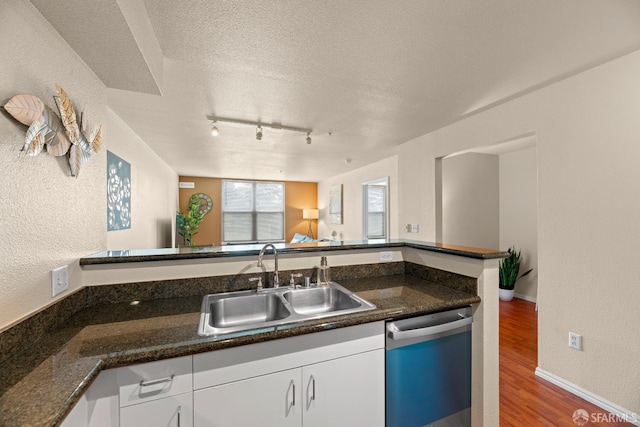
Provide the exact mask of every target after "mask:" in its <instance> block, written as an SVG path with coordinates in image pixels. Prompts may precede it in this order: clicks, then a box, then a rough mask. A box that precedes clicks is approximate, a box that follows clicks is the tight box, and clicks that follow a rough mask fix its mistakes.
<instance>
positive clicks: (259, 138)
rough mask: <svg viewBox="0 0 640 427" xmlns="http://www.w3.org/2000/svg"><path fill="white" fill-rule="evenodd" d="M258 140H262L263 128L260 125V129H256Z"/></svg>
mask: <svg viewBox="0 0 640 427" xmlns="http://www.w3.org/2000/svg"><path fill="white" fill-rule="evenodd" d="M256 139H257V140H258V141H261V140H262V126H260V125H258V127H257V128H256Z"/></svg>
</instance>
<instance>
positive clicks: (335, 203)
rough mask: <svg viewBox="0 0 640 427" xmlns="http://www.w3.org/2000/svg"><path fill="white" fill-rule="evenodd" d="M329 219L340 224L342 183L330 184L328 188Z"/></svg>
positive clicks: (332, 222)
mask: <svg viewBox="0 0 640 427" xmlns="http://www.w3.org/2000/svg"><path fill="white" fill-rule="evenodd" d="M329 221H330V222H331V224H342V184H336V185H332V186H331V189H330V190H329Z"/></svg>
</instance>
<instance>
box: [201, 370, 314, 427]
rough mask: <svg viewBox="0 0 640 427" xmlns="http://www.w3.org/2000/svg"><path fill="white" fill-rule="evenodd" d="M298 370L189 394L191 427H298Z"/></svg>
mask: <svg viewBox="0 0 640 427" xmlns="http://www.w3.org/2000/svg"><path fill="white" fill-rule="evenodd" d="M300 384H301V372H300V369H299V368H296V369H289V370H286V371H282V372H276V373H273V374H268V375H262V376H259V377H255V378H249V379H246V380H242V381H235V382H231V383H227V384H222V385H219V386H215V387H209V388H205V389H202V390H197V391H195V392H194V393H193V407H194V427H255V426H265V427H267V426H278V427H289V426H291V427H300V425H301V422H302V400H301V396H302V393H301V390H300Z"/></svg>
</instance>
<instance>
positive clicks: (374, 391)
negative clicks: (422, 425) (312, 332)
mask: <svg viewBox="0 0 640 427" xmlns="http://www.w3.org/2000/svg"><path fill="white" fill-rule="evenodd" d="M302 378H303V396H304V397H303V399H304V402H303V405H304V408H303V409H304V413H303V416H302V419H303V425H304V427H327V426H350V427H358V426H362V427H384V423H385V419H384V405H385V400H384V350H383V349H380V350H374V351H369V352H366V353H361V354H356V355H354V356H348V357H342V358H340V359H334V360H329V361H327V362H322V363H317V364H315V365H309V366H305V367H303V368H302Z"/></svg>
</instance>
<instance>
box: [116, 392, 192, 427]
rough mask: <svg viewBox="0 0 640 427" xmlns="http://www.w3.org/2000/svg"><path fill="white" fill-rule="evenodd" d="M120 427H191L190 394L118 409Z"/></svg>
mask: <svg viewBox="0 0 640 427" xmlns="http://www.w3.org/2000/svg"><path fill="white" fill-rule="evenodd" d="M120 427H193V397H192V393H191V392H189V393H184V394H179V395H177V396H170V397H165V398H163V399H158V400H152V401H150V402H145V403H139V404H137V405H130V406H126V407H124V408H120Z"/></svg>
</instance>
